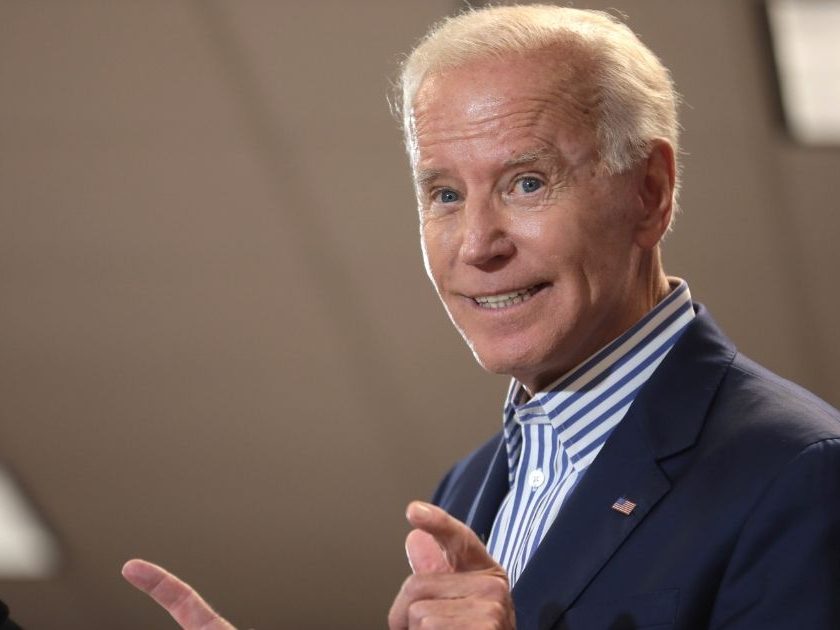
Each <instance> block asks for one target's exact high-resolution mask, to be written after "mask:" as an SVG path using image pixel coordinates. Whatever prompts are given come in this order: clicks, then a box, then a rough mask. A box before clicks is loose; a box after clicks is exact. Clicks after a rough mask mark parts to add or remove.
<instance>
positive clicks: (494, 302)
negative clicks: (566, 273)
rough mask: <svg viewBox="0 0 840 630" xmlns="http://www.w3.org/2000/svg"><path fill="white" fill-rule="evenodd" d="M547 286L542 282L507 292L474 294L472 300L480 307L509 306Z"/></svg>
mask: <svg viewBox="0 0 840 630" xmlns="http://www.w3.org/2000/svg"><path fill="white" fill-rule="evenodd" d="M547 286H548V284H547V283H545V282H543V283H540V284H535V285H533V286H530V287H527V288H525V289H517V290H516V291H511V292H509V293H496V294H494V295H476V296H473V298H472V300H473V302H475V303H476V304H477V305H478V306H479V307H481V308H486V309H500V308H509V307H511V306H514V305H516V304H521V303H523V302H527V301H528V300H530V299H531V298H532V297H533V296H534V295H536V294H537V293H539V292H540V291H541V290H542V289H544V288H545V287H547Z"/></svg>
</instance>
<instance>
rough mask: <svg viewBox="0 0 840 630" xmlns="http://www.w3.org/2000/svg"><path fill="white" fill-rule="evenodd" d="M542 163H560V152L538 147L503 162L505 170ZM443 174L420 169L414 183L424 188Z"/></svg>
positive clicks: (435, 170) (429, 169) (443, 172)
mask: <svg viewBox="0 0 840 630" xmlns="http://www.w3.org/2000/svg"><path fill="white" fill-rule="evenodd" d="M543 161H547V162H554V163H558V162H561V161H562V155H561V153H560V151H558V150H557V149H556V148H554V147H540V148H539V149H533V150H530V151H525V152H523V153H520V154H519V155H515V156H513V157H512V158H510V159H509V160H505V163H504V168H506V169H507V168H511V167H513V166H522V165H523V164H534V163H535V162H543ZM444 174H445V171H442V170H439V169H435V168H427V169H420V170H419V171H417V175H416V176H415V178H414V181H415V182H416V183H417V186H418V187H420V188H424V187H426V186H427V185H428V184H429V182H432V181H434V180H435V179H437V178H438V177H440V176H441V175H444Z"/></svg>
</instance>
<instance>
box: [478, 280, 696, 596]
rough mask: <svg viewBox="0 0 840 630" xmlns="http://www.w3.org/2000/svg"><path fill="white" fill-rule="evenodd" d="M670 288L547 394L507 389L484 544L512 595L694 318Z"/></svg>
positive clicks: (682, 294) (678, 289)
mask: <svg viewBox="0 0 840 630" xmlns="http://www.w3.org/2000/svg"><path fill="white" fill-rule="evenodd" d="M675 283H676V286H674V284H675ZM672 286H674V288H673V289H672V290H671V292H670V293H669V294H668V295H667V296H666V297H665V298H664V299H663V300H662V301H661V302H660V303H659V304H657V305H656V306H655V307H654V308H653V310H651V311H650V312H649V313H648V314H647V315H645V316H644V317H643V318H642V319H641V320H640V321H639V322H637V323H636V324H635V325H634V326H633V327H632V328H630V329H629V330H628V331H626V332H625V333H624V334H622V335H621V336H620V337H618V338H617V339H615V340H614V341H612V342H611V343H610V344H609V345H607V346H606V347H604V348H602V349H601V350H599V351H598V352H596V353H595V354H594V355H592V356H591V357H589V358H588V359H586V360H585V361H584V362H583V363H581V364H580V365H579V366H578V367H576V368H574V369H572V370H571V371H569V372H568V373H567V374H565V375H563V376H561V377H560V378H559V379H557V380H556V381H555V382H554V383H553V384H552V385H550V386H549V387H547V388H546V389H545V391H542V392H538V393H536V394H534V396H533V397H530V396H529V395H528V392H527V391H526V390H525V387H524V386H523V385H522V384H521V383H519V382H517V381H516V380H513V381H512V382H511V385H510V389H509V390H508V396H507V401H506V403H505V410H504V440H505V446H506V448H507V458H508V471H509V481H510V491H509V492H508V495H507V497H506V498H505V500H504V501H503V502H502V504H501V506H500V508H499V512H498V513H497V514H496V520H495V521H494V523H493V529H492V531H491V533H490V539H489V541H488V543H487V548H488V550H489V551H490V554H491V555H492V556H493V557H494V558H495V559H496V561H497V562H498V563H499V564H501V565H502V566H503V567H504V568H505V570H506V571H507V573H508V578H509V580H510V586H511V588H513V585H514V584H515V583H516V580H517V579H518V578H519V576H520V575H521V574H522V571H523V570H524V569H525V566H526V564H527V563H528V560H529V559H530V558H531V556H532V555H533V553H534V551H535V550H536V549H537V547H538V546H539V544H540V542H541V541H542V539H543V537H544V536H545V534H546V532H547V531H548V528H549V527H550V526H551V523H552V522H553V521H554V519H555V517H556V516H557V514H558V513H559V511H560V509H561V508H562V507H563V503H564V502H565V501H566V499H567V498H568V497H569V495H570V493H571V492H572V490H573V489H574V487H575V486H576V485H577V483H578V482H579V481H580V480H581V478H582V476H583V474H584V472H585V471H586V469H587V467H588V466H589V465H590V464H591V463H592V462H593V461H594V460H595V458H596V457H597V455H598V453H599V452H600V450H601V448H602V447H603V446H604V443H605V442H606V441H607V438H608V437H609V436H610V433H611V432H612V430H613V429H614V428H615V427H616V425H618V423H619V422H620V421H621V419H622V418H623V417H624V415H625V414H626V413H627V409H628V408H629V407H630V405H631V403H632V402H633V399H634V398H635V397H636V394H637V393H638V391H639V389H640V388H641V387H642V385H644V383H645V382H646V381H647V379H648V378H649V377H650V375H651V374H652V373H653V371H654V370H655V369H656V368H657V366H658V365H659V364H660V363H661V362H662V360H663V359H664V358H665V355H666V354H667V353H668V351H669V350H670V349H671V347H672V346H673V345H674V343H675V342H676V341H677V339H678V338H679V336H680V334H681V333H682V332H683V330H685V327H686V326H687V325H688V323H689V322H690V321H691V320H692V319H693V318H694V310H693V308H692V305H691V295H690V293H689V290H688V285H687V284H686V283H685V281H682V280H679V279H672Z"/></svg>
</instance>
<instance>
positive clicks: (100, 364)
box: [0, 0, 840, 630]
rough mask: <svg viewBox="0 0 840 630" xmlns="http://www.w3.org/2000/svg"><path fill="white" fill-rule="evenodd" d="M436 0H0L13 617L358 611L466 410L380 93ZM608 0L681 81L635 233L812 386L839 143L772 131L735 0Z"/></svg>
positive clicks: (389, 576) (471, 382) (746, 24)
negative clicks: (39, 574) (659, 215)
mask: <svg viewBox="0 0 840 630" xmlns="http://www.w3.org/2000/svg"><path fill="white" fill-rule="evenodd" d="M454 4H455V3H454V2H451V1H449V0H447V1H443V0H423V1H422V2H420V1H414V2H396V1H393V0H378V1H376V0H359V1H357V2H346V1H343V0H333V1H330V2H327V1H323V0H319V1H312V2H309V3H303V2H295V3H292V2H288V1H286V0H275V1H268V0H264V1H256V0H249V1H242V2H240V1H236V2H234V1H233V0H228V1H221V0H195V1H193V2H188V1H173V0H144V1H143V2H113V1H111V0H86V1H82V0H79V1H76V2H65V1H63V0H52V1H48V0H43V1H41V2H24V1H23V0H6V1H4V2H0V95H2V97H1V98H0V213H2V226H3V229H2V230H0V270H2V271H0V291H1V292H2V293H0V294H1V295H2V296H3V306H2V308H0V352H1V353H0V357H2V360H0V400H2V404H0V413H2V417H1V418H0V459H2V461H4V462H5V463H6V464H7V465H8V466H9V467H10V469H11V470H12V471H13V472H14V473H15V474H16V475H17V476H18V477H19V478H20V479H21V480H22V482H23V485H24V486H25V488H26V490H27V491H28V492H29V494H30V496H31V497H32V499H33V501H34V502H35V503H36V505H37V506H38V507H39V508H40V510H41V512H42V513H43V515H44V517H45V518H46V519H47V521H48V522H49V523H50V524H51V525H52V527H53V528H54V530H55V531H56V533H57V535H58V537H59V539H60V541H61V543H62V546H63V550H64V552H65V564H64V566H63V568H62V570H61V572H60V574H59V575H58V576H57V577H56V578H55V579H52V580H48V581H39V582H29V583H23V582H13V581H6V582H0V598H3V599H5V600H6V601H8V602H9V603H10V604H11V606H12V608H13V610H15V611H16V612H17V615H16V616H17V617H19V618H20V619H21V620H22V622H23V623H24V624H26V625H27V626H28V627H32V628H82V627H94V628H122V629H126V630H131V629H133V628H137V629H138V630H139V629H141V628H150V627H170V625H169V622H168V621H167V620H166V618H165V616H164V615H163V614H161V613H159V612H158V611H157V610H155V609H154V608H153V607H152V606H151V605H150V604H148V603H147V602H145V601H144V600H143V599H142V598H141V597H140V596H139V595H138V594H136V593H134V592H133V591H132V590H131V589H130V588H129V587H128V586H126V585H124V584H123V583H122V582H121V579H120V578H119V567H120V565H121V563H122V561H123V560H124V559H126V558H128V557H131V556H135V555H140V556H144V557H148V558H149V559H152V560H156V561H159V562H162V563H164V564H166V565H168V566H169V567H170V568H172V569H173V570H175V571H177V572H179V573H181V574H182V575H183V576H184V577H186V578H188V579H190V580H191V581H193V582H194V583H195V585H196V586H198V587H199V588H200V589H201V590H202V591H203V592H205V594H206V595H207V596H208V597H209V598H210V599H211V600H212V601H213V602H214V603H215V604H216V605H217V606H218V607H219V608H220V609H221V610H222V611H223V612H224V613H225V614H227V615H228V616H229V617H230V618H231V620H232V621H234V622H235V623H236V624H238V625H240V626H242V627H251V626H253V627H257V628H263V629H265V628H275V627H287V628H374V627H381V626H382V619H383V618H384V615H385V612H386V610H387V607H388V604H389V602H390V599H391V597H392V595H393V593H394V592H395V590H396V589H397V587H398V585H399V582H400V580H401V579H402V576H403V574H404V572H405V570H406V569H405V566H404V562H403V558H402V549H401V547H402V537H403V535H404V533H405V527H404V524H403V521H402V514H401V513H402V510H403V506H404V504H405V503H406V502H407V501H408V500H409V499H410V498H413V497H417V496H425V495H427V494H428V493H429V492H430V491H431V489H432V487H433V485H434V483H435V481H436V479H437V477H438V476H439V475H440V474H441V473H442V472H443V470H444V469H445V468H446V466H448V465H449V463H451V461H452V460H453V459H454V458H456V457H458V456H459V455H461V454H463V453H464V452H465V451H466V450H468V449H469V448H470V447H471V446H473V445H474V444H475V443H476V442H477V440H478V439H480V438H482V437H484V436H487V435H489V434H491V433H492V432H493V431H495V430H496V427H497V425H498V423H499V404H500V401H501V399H502V397H503V394H504V379H502V378H500V377H493V376H488V375H485V374H484V373H482V372H481V371H480V370H479V369H478V368H476V367H475V366H474V364H473V362H472V359H471V358H470V356H469V354H468V353H467V351H466V349H465V348H464V347H462V344H461V342H460V340H459V339H458V338H457V335H456V334H455V332H454V331H453V330H451V328H450V326H449V324H448V322H447V321H446V319H445V316H444V314H443V312H442V309H440V308H439V307H438V305H437V304H436V302H435V297H434V295H433V291H432V290H431V288H430V287H429V286H428V283H427V281H426V280H425V277H424V275H423V272H422V269H421V265H420V257H419V253H418V249H417V244H416V231H417V228H416V224H415V216H414V209H413V204H412V195H411V189H410V183H409V180H408V176H407V170H406V168H405V164H404V159H403V156H402V152H401V148H400V146H399V134H398V133H397V131H396V130H395V125H394V123H393V121H392V119H391V118H390V115H389V112H388V107H387V104H386V101H385V96H384V95H385V93H386V91H387V89H388V77H389V76H393V70H394V68H395V64H396V62H397V61H398V59H399V54H400V53H401V52H403V51H405V50H406V49H407V48H409V47H410V45H411V43H412V42H413V41H414V40H415V39H416V38H417V37H418V36H419V35H420V34H421V33H422V32H423V30H424V28H425V26H426V25H427V24H428V23H430V22H431V21H432V20H434V19H437V18H438V17H440V16H442V15H444V14H445V13H447V12H448V11H450V10H451V8H452V6H453V5H454ZM577 4H578V5H579V6H580V5H586V6H591V7H596V8H597V7H604V8H606V7H615V6H617V7H619V8H620V9H621V10H623V11H626V12H627V13H628V14H629V16H630V23H631V25H632V27H633V28H634V29H636V30H637V31H638V32H639V33H640V34H641V35H642V36H643V38H644V39H645V40H646V41H647V42H648V43H649V44H650V45H651V46H652V47H653V48H654V49H655V50H656V51H657V52H659V53H660V54H661V56H662V57H663V58H664V60H665V61H666V63H667V64H668V65H669V66H670V67H672V68H673V71H674V75H675V78H676V80H677V83H678V85H679V87H680V89H681V91H682V93H683V94H684V96H685V101H686V105H687V106H686V107H685V108H684V112H683V113H684V125H685V145H684V146H685V151H686V156H685V160H684V163H685V186H684V191H685V192H684V195H683V198H682V205H683V207H684V214H683V215H682V216H681V217H680V218H679V221H678V225H677V230H676V232H675V233H674V234H673V235H672V236H671V237H670V238H669V240H668V243H667V246H666V261H667V263H668V270H669V271H670V272H671V273H675V274H680V275H683V276H685V277H687V278H688V279H689V280H690V282H691V286H692V290H693V292H694V294H695V297H696V298H698V299H700V300H701V301H704V302H705V303H706V304H707V305H708V306H709V307H710V308H711V309H712V311H713V312H714V313H715V315H716V317H717V318H718V320H719V321H720V322H721V323H722V324H723V325H724V327H725V328H726V329H727V330H728V331H729V333H730V334H731V336H732V337H733V338H734V340H735V341H736V342H737V343H738V344H739V345H740V347H741V348H742V349H743V350H745V351H746V352H747V353H749V354H751V355H752V356H753V357H754V358H756V359H758V360H760V361H762V362H764V363H766V364H767V365H769V366H770V367H771V368H773V369H775V370H777V371H779V372H780V373H782V374H783V375H785V376H788V377H791V378H794V379H796V380H798V381H800V382H802V383H803V384H805V385H807V386H808V387H810V388H812V389H814V390H816V391H817V392H818V393H819V394H821V395H822V396H824V397H826V398H827V399H828V400H829V401H831V402H832V403H833V404H835V405H838V404H840V393H838V390H837V387H836V381H837V375H838V374H840V332H838V327H837V326H836V325H835V322H834V314H835V313H836V312H837V311H838V309H840V299H838V296H837V291H836V281H835V278H834V276H835V272H836V270H837V266H838V255H837V252H836V240H837V238H836V237H837V235H838V227H840V213H839V212H838V205H837V201H836V189H837V181H836V180H837V176H838V173H840V152H838V150H837V149H821V150H814V149H807V148H802V147H797V146H795V145H794V144H792V143H791V142H790V141H789V140H788V139H787V138H786V136H785V135H784V133H783V130H782V129H781V127H780V123H779V122H778V114H777V110H776V106H775V104H774V103H775V100H774V99H775V95H774V92H773V85H772V81H771V75H770V67H769V63H770V56H769V51H768V50H767V48H766V41H765V38H764V34H763V31H762V24H761V20H760V13H759V11H758V6H757V4H756V3H753V2H747V1H746V0H744V1H742V2H732V1H731V0H707V1H705V2H702V3H701V2H687V1H686V2H682V1H674V0H645V1H644V2H643V1H641V0H637V1H635V2H634V1H632V0H625V1H621V0H611V1H609V2H579V3H577Z"/></svg>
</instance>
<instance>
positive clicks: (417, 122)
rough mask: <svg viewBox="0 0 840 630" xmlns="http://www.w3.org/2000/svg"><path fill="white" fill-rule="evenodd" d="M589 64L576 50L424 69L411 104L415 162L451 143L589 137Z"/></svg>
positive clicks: (592, 104) (592, 119)
mask: <svg viewBox="0 0 840 630" xmlns="http://www.w3.org/2000/svg"><path fill="white" fill-rule="evenodd" d="M592 66H593V64H592V63H591V61H589V60H587V59H585V58H582V57H581V55H579V54H578V55H574V54H571V53H569V54H566V55H563V54H560V53H558V51H540V52H532V53H527V54H518V55H514V56H509V57H506V58H504V59H492V60H480V61H474V62H470V63H467V64H464V65H461V66H458V67H455V68H450V69H444V70H440V71H437V72H435V73H432V74H430V75H429V76H427V77H426V78H425V79H424V80H423V83H422V85H421V87H420V89H419V90H418V92H417V96H416V98H415V99H414V103H413V117H412V126H413V128H412V130H411V132H412V134H411V135H412V136H413V138H412V140H413V141H414V144H415V147H414V149H415V153H418V154H417V155H416V156H415V161H422V160H423V159H424V157H428V154H429V153H432V152H435V151H436V150H437V149H439V148H440V147H441V146H443V145H447V144H452V143H453V142H460V143H461V144H463V143H464V142H465V141H474V142H478V143H480V142H482V141H484V142H485V143H489V144H494V145H497V144H505V143H507V144H509V143H510V142H514V143H516V141H517V140H520V141H521V143H523V144H529V143H530V144H534V143H536V144H540V145H542V144H547V145H556V144H557V143H558V142H560V143H562V142H563V140H577V141H582V140H589V139H591V138H592V136H593V135H594V132H595V128H596V124H597V120H596V108H597V94H596V91H595V90H594V89H593V87H592V84H593V82H592V80H591V77H592V76H593V73H592Z"/></svg>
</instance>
